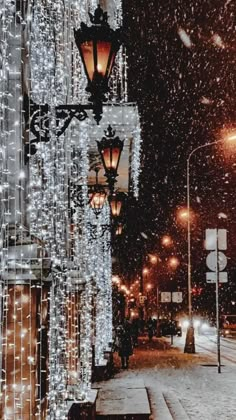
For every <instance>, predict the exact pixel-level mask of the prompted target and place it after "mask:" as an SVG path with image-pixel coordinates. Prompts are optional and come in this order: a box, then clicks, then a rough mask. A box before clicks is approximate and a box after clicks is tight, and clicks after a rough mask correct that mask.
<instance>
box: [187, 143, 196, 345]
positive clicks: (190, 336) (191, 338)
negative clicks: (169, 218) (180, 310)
mask: <svg viewBox="0 0 236 420" xmlns="http://www.w3.org/2000/svg"><path fill="white" fill-rule="evenodd" d="M197 149H198V148H196V149H194V150H193V151H192V152H191V153H190V155H189V156H188V159H187V223H188V225H187V226H188V228H187V230H188V314H189V327H188V330H187V334H186V342H185V347H184V352H185V353H195V339H194V327H193V317H192V279H191V271H192V270H191V219H190V158H191V156H192V154H193V153H194V152H195V150H197Z"/></svg>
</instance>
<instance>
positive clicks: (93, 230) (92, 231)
mask: <svg viewBox="0 0 236 420" xmlns="http://www.w3.org/2000/svg"><path fill="white" fill-rule="evenodd" d="M87 226H88V228H89V232H90V235H91V238H92V239H98V238H102V237H103V236H104V235H105V233H106V232H109V231H110V229H111V226H110V225H109V224H103V225H99V227H100V228H101V234H100V235H99V236H98V232H97V225H93V224H92V223H88V225H87Z"/></svg>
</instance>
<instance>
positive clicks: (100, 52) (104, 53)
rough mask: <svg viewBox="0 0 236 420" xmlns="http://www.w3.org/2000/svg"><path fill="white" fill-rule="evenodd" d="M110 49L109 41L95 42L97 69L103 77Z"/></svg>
mask: <svg viewBox="0 0 236 420" xmlns="http://www.w3.org/2000/svg"><path fill="white" fill-rule="evenodd" d="M110 51H111V43H110V42H105V41H98V42H97V71H98V73H99V74H101V75H102V76H103V77H104V76H105V75H106V70H107V65H108V59H109V56H110Z"/></svg>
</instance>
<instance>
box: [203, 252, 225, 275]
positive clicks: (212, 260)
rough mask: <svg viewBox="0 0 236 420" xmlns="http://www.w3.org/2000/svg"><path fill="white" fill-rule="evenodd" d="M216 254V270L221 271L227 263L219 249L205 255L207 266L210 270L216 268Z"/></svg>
mask: <svg viewBox="0 0 236 420" xmlns="http://www.w3.org/2000/svg"><path fill="white" fill-rule="evenodd" d="M217 256H218V270H219V271H223V270H224V269H225V267H226V265H227V258H226V256H225V254H223V252H221V251H219V252H216V251H212V252H210V254H209V255H208V256H207V259H206V263H207V267H208V268H210V270H212V271H216V269H217Z"/></svg>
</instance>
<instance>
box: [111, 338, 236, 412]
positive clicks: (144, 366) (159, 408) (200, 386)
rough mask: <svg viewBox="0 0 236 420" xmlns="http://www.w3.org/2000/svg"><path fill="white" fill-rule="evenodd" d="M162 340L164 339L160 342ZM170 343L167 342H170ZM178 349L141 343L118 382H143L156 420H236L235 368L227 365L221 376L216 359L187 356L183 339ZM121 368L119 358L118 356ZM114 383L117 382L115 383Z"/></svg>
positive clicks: (177, 343)
mask: <svg viewBox="0 0 236 420" xmlns="http://www.w3.org/2000/svg"><path fill="white" fill-rule="evenodd" d="M161 341H162V340H161ZM167 341H168V340H167ZM174 344H175V346H176V347H174V348H169V349H166V350H162V349H161V346H160V340H159V339H158V340H157V339H155V340H154V342H153V343H151V344H149V343H148V342H147V340H146V339H143V340H141V342H140V344H139V346H138V347H137V348H136V349H135V352H134V355H133V356H132V357H131V359H130V369H129V370H120V371H119V372H118V373H117V374H116V375H115V379H114V380H113V379H111V380H110V381H107V382H106V383H104V386H108V384H109V383H110V384H109V386H111V384H112V381H115V380H116V379H120V381H122V382H123V383H124V384H125V383H126V381H128V382H129V383H132V384H134V385H135V383H138V382H139V381H140V380H141V381H143V383H144V385H145V387H146V388H147V390H148V393H149V398H150V404H151V410H152V416H151V417H150V418H151V419H155V420H171V419H174V420H187V419H190V420H235V419H236V365H233V364H229V365H227V364H225V366H223V368H222V373H221V374H218V372H217V368H216V367H215V366H213V365H214V364H215V359H214V357H213V356H210V355H207V356H205V355H204V354H203V353H198V354H195V355H191V354H184V353H183V350H182V347H183V339H178V338H175V341H174ZM115 363H116V365H117V366H119V359H118V357H115ZM114 384H115V382H114Z"/></svg>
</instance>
